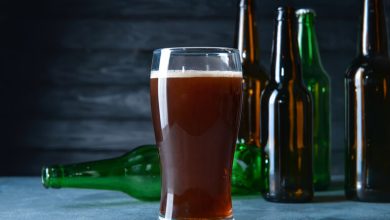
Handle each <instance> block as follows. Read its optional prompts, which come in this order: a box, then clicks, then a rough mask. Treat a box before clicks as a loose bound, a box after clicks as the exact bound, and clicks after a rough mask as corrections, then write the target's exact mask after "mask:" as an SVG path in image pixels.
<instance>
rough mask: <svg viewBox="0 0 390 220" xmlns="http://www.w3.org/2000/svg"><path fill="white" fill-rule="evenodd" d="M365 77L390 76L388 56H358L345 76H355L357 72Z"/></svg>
mask: <svg viewBox="0 0 390 220" xmlns="http://www.w3.org/2000/svg"><path fill="white" fill-rule="evenodd" d="M358 73H359V74H360V75H361V76H364V77H365V78H383V77H384V76H390V60H389V58H387V57H382V56H377V57H357V58H355V59H354V60H353V61H352V62H351V65H350V66H349V67H348V69H347V71H346V75H345V77H346V78H347V79H348V78H354V77H355V76H356V75H357V74H358Z"/></svg>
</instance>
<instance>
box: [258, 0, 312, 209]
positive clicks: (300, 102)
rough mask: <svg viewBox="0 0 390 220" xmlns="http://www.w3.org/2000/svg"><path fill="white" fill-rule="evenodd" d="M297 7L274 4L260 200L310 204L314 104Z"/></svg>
mask: <svg viewBox="0 0 390 220" xmlns="http://www.w3.org/2000/svg"><path fill="white" fill-rule="evenodd" d="M296 33H297V32H296V19H295V10H294V9H293V8H291V7H280V8H278V15H277V19H276V24H275V32H274V42H273V51H272V61H271V80H270V82H269V83H268V85H267V87H266V89H265V91H264V93H263V95H262V97H261V113H262V115H261V126H262V130H261V143H262V144H263V145H264V157H265V158H264V178H265V189H264V191H263V195H264V198H265V199H266V200H268V201H272V202H308V201H310V200H312V198H313V175H312V145H313V143H312V142H313V136H312V102H311V97H310V94H309V92H308V90H307V89H306V87H305V85H304V83H303V80H302V70H301V64H300V58H299V52H298V41H297V36H296Z"/></svg>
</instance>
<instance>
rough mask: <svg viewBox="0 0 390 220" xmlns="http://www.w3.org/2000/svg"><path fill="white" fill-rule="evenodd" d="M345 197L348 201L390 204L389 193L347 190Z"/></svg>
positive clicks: (370, 190)
mask: <svg viewBox="0 0 390 220" xmlns="http://www.w3.org/2000/svg"><path fill="white" fill-rule="evenodd" d="M345 196H346V197H347V199H348V200H353V201H359V202H375V203H390V192H389V191H379V190H372V189H365V190H354V189H346V190H345Z"/></svg>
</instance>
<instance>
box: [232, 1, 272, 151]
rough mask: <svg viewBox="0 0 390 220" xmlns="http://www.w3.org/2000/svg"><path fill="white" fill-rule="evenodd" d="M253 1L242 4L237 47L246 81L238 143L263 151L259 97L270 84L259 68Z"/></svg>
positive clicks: (237, 32)
mask: <svg viewBox="0 0 390 220" xmlns="http://www.w3.org/2000/svg"><path fill="white" fill-rule="evenodd" d="M254 1H255V0H239V11H238V19H237V29H236V36H235V43H234V45H235V47H236V48H238V50H239V51H240V53H241V61H242V72H243V78H244V79H243V81H244V83H243V84H244V90H243V95H244V97H243V106H242V114H241V122H240V130H239V132H238V141H239V143H240V144H246V145H256V146H258V147H260V137H259V136H260V97H261V93H262V92H263V90H264V88H265V85H266V84H267V81H268V76H267V74H266V72H265V69H264V68H263V67H262V66H261V64H260V56H259V44H258V35H257V27H256V20H255V7H254Z"/></svg>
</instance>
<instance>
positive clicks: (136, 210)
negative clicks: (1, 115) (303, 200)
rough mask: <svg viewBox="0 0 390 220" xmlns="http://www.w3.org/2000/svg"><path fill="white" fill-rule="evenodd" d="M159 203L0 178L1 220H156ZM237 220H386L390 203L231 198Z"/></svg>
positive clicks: (327, 197) (333, 195)
mask: <svg viewBox="0 0 390 220" xmlns="http://www.w3.org/2000/svg"><path fill="white" fill-rule="evenodd" d="M158 208H159V203H158V202H142V201H138V200H136V199H133V198H131V197H129V196H127V195H126V194H123V193H120V192H111V191H99V190H81V189H60V190H54V189H53V190H47V189H44V188H43V187H42V185H41V182H40V178H38V177H1V178H0V219H1V220H6V219H12V220H13V219H72V220H74V219H94V220H95V219H137V220H143V219H148V220H149V219H156V217H157V214H158ZM233 210H234V216H235V219H236V220H241V219H243V220H251V219H272V220H273V219H390V204H375V203H361V202H352V201H346V200H345V199H344V196H343V192H342V190H331V191H328V192H321V193H316V195H315V200H314V202H313V203H307V204H279V203H269V202H266V201H264V199H262V198H261V197H260V196H245V197H233Z"/></svg>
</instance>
